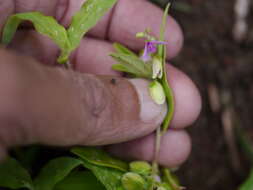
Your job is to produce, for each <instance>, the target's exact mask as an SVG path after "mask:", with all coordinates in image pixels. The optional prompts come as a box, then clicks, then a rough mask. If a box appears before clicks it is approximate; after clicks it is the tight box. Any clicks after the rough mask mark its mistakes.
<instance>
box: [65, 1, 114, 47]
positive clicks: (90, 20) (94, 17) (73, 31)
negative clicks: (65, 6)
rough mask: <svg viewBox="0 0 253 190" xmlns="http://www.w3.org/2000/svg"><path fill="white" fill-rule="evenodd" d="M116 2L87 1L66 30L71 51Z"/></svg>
mask: <svg viewBox="0 0 253 190" xmlns="http://www.w3.org/2000/svg"><path fill="white" fill-rule="evenodd" d="M116 1H117V0H87V1H86V2H85V4H84V5H83V6H82V8H81V10H80V11H79V12H77V13H76V14H75V15H74V17H73V18H72V22H71V25H70V27H69V29H68V35H69V39H70V42H71V50H73V49H75V48H77V47H78V45H79V44H80V41H81V39H82V37H83V36H84V34H85V33H86V32H87V31H88V30H89V29H91V28H92V27H93V26H95V24H96V23H97V22H98V21H99V19H100V18H101V17H102V16H103V15H104V14H105V13H106V12H107V11H108V10H109V9H110V8H111V7H112V6H113V5H114V4H115V3H116Z"/></svg>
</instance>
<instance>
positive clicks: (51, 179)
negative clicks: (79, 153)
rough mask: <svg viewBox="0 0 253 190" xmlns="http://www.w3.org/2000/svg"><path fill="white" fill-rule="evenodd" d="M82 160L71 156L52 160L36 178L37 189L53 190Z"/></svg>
mask: <svg viewBox="0 0 253 190" xmlns="http://www.w3.org/2000/svg"><path fill="white" fill-rule="evenodd" d="M81 164H82V161H81V160H78V159H74V158H69V157H60V158H56V159H54V160H51V161H50V162H49V163H48V164H47V165H46V166H45V167H44V168H43V169H42V170H41V172H40V174H39V176H38V177H37V178H36V179H35V181H34V183H35V190H51V189H53V188H54V186H55V185H56V184H57V183H58V182H60V181H61V180H63V179H64V178H65V177H66V176H67V175H68V174H69V173H70V172H71V171H72V170H73V169H74V168H76V167H77V166H79V165H81Z"/></svg>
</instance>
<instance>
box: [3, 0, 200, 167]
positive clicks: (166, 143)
mask: <svg viewBox="0 0 253 190" xmlns="http://www.w3.org/2000/svg"><path fill="white" fill-rule="evenodd" d="M14 2H15V5H14V4H13V3H14ZM82 3H83V0H69V1H68V0H57V1H52V0H43V1H39V0H27V1H22V0H16V1H7V0H0V5H1V6H0V12H2V13H5V14H0V28H2V27H3V24H4V22H5V21H6V18H7V17H8V16H9V15H10V14H13V13H14V12H26V11H41V12H43V13H45V14H47V15H51V16H55V17H56V18H57V19H58V20H59V22H60V23H61V24H63V25H65V26H66V25H68V23H69V22H70V18H71V16H72V14H73V13H74V12H75V11H77V10H78V9H79V8H80V5H81V4H82ZM161 17H162V11H161V10H160V9H158V8H157V7H155V6H154V5H152V4H150V3H149V2H147V1H146V0H119V2H118V4H117V5H116V7H115V8H114V9H113V10H112V11H111V12H110V13H108V14H107V15H106V16H105V17H104V18H103V20H101V21H100V23H99V24H98V25H97V26H96V27H95V28H94V29H92V30H91V31H90V33H89V35H88V37H86V38H85V39H84V40H83V41H82V43H81V45H80V47H79V49H78V50H77V51H76V52H75V53H74V54H73V55H72V58H71V63H72V64H73V65H74V67H75V69H76V70H77V71H79V72H74V71H71V70H65V69H62V68H55V67H48V66H45V65H42V64H39V62H43V63H46V64H53V63H55V60H56V58H57V55H58V49H57V48H56V46H55V45H54V44H53V43H52V42H51V41H50V40H48V39H47V38H46V37H44V36H41V35H39V34H37V33H35V32H34V31H33V30H31V29H29V28H28V27H29V26H28V27H26V29H25V30H20V31H19V32H18V33H17V35H16V37H15V40H14V41H13V43H12V44H11V45H10V48H12V49H15V50H16V51H17V52H19V53H21V54H23V55H27V57H25V56H20V55H16V54H14V53H12V52H10V51H7V50H5V49H3V48H2V49H0V57H1V60H0V86H1V87H2V90H1V97H0V105H1V107H0V123H1V127H0V157H3V156H4V154H5V150H6V148H9V147H12V146H17V145H26V144H31V143H41V144H47V145H57V146H72V145H107V148H108V150H110V151H111V152H112V153H114V154H116V155H118V156H120V157H124V158H130V159H142V160H152V156H153V155H152V154H153V152H154V151H153V149H154V147H153V144H154V135H153V134H152V132H153V131H154V130H155V128H156V127H157V126H159V124H160V123H161V122H162V121H163V117H164V114H165V112H166V106H165V105H162V106H158V105H156V104H155V103H154V102H153V100H152V99H151V98H150V97H149V94H148V91H147V86H148V82H147V81H144V80H142V79H133V80H127V79H124V78H120V74H119V73H116V72H115V71H112V70H111V65H112V64H113V60H112V59H111V58H110V57H109V56H108V54H109V53H110V52H112V51H113V48H112V42H114V41H117V42H120V43H122V44H125V45H127V46H128V47H129V48H132V49H133V50H136V51H137V50H140V49H142V48H143V47H144V44H143V42H142V41H140V40H138V39H135V33H137V32H140V31H144V30H145V28H147V27H150V28H152V29H153V32H154V33H155V34H157V33H158V30H159V25H160V19H161ZM166 41H168V59H171V58H173V57H174V56H175V55H176V54H177V53H178V52H179V50H180V49H181V46H182V41H183V37H182V33H181V30H180V28H179V26H178V25H177V23H176V22H175V21H174V20H173V19H172V18H171V17H170V18H169V20H168V28H167V37H166ZM29 56H30V57H33V58H29ZM80 72H81V73H89V74H81V73H80ZM167 72H168V80H169V82H170V84H171V87H172V88H173V92H174V96H175V103H176V105H175V115H174V118H173V121H172V123H171V127H172V128H173V129H171V130H169V132H168V133H167V134H166V135H165V136H164V137H163V139H162V146H161V153H160V154H161V155H160V161H159V162H160V163H161V164H162V165H165V166H170V167H171V166H177V165H179V164H181V163H182V162H183V161H184V160H185V159H186V158H187V156H188V154H189V152H190V138H189V136H188V135H187V134H186V132H185V131H184V130H183V128H184V127H186V126H188V125H190V124H191V123H192V122H193V121H194V120H195V119H196V118H197V116H198V114H199V112H200V108H201V100H200V96H199V93H198V91H197V89H196V87H195V85H194V84H193V83H192V81H191V80H190V79H189V78H188V77H187V76H186V75H184V74H183V73H182V72H180V71H179V70H177V69H176V68H174V67H173V66H168V71H167ZM91 74H95V75H91ZM97 74H103V75H114V76H98V75H97ZM112 79H115V80H112ZM144 136H145V137H144ZM134 139H135V140H134ZM115 143H120V144H115ZM109 144H114V145H109ZM108 145H109V146H108Z"/></svg>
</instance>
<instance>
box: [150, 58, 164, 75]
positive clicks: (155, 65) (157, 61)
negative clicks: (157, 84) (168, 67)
mask: <svg viewBox="0 0 253 190" xmlns="http://www.w3.org/2000/svg"><path fill="white" fill-rule="evenodd" d="M162 77H163V65H162V60H161V58H159V57H156V56H155V57H154V58H153V62H152V78H153V79H156V78H159V79H161V78H162Z"/></svg>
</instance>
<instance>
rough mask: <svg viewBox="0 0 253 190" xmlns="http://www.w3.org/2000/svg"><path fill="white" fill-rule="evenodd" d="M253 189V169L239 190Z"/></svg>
mask: <svg viewBox="0 0 253 190" xmlns="http://www.w3.org/2000/svg"><path fill="white" fill-rule="evenodd" d="M252 189H253V169H251V172H250V175H249V177H248V178H247V180H246V181H245V182H244V183H243V184H242V185H241V186H240V187H239V190H252Z"/></svg>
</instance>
